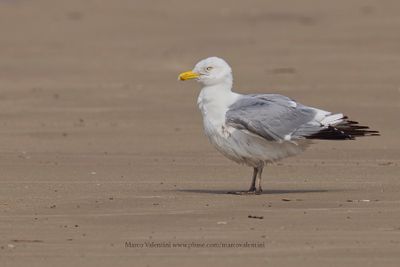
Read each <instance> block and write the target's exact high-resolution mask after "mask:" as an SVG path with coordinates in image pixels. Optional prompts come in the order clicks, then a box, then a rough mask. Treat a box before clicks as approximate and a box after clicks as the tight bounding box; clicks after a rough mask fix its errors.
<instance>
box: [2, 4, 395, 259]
mask: <svg viewBox="0 0 400 267" xmlns="http://www.w3.org/2000/svg"><path fill="white" fill-rule="evenodd" d="M399 8H400V2H399V1H394V0H393V1H389V0H388V1H372V0H371V1H370V0H366V1H362V0H359V1H356V0H351V1H345V0H340V1H311V0H310V1H309V0H304V1H289V0H285V1H241V2H238V3H234V4H233V3H232V2H231V1H227V0H224V1H209V0H203V1H196V2H195V1H193V2H189V1H178V0H174V1H122V0H118V1H100V0H91V1H77V0H69V1H50V0H38V1H24V0H0V33H1V34H0V59H1V60H0V125H1V128H0V137H1V138H0V140H1V141H0V148H1V149H0V262H1V263H0V265H1V266H41V267H42V266H151V267H153V266H207V265H208V266H230V267H234V266H297V267H300V266H307V267H309V266H352V267H354V266H400V194H399V192H400V141H399V136H400V126H399V114H400V34H399V28H400V16H399V13H398V11H399ZM208 56H220V57H223V58H225V59H226V60H227V61H228V62H229V63H230V65H231V66H232V68H233V71H234V79H235V83H234V87H235V88H236V91H238V92H240V93H279V94H284V95H287V96H289V97H291V98H293V99H296V100H297V101H299V102H301V103H303V104H306V105H310V106H315V107H320V108H323V109H326V110H330V111H335V112H343V113H345V114H347V115H348V116H349V117H350V118H351V119H354V120H357V121H360V122H361V123H362V124H366V125H369V126H371V128H373V129H374V130H379V131H380V132H381V136H380V137H371V138H362V139H359V140H356V141H346V142H340V141H330V142H329V141H318V142H316V144H315V145H314V146H312V147H311V148H310V149H309V150H308V151H307V152H305V153H304V154H302V155H300V156H297V157H293V158H289V159H286V160H284V161H281V162H279V163H277V164H273V165H270V166H267V167H266V168H265V170H264V174H263V188H264V192H263V194H262V195H257V196H237V195H229V194H226V192H227V191H232V190H242V189H247V187H248V186H249V184H250V176H251V169H250V168H248V167H245V166H240V165H237V164H235V163H233V162H231V161H229V160H228V159H226V158H224V157H223V156H222V155H220V154H219V153H218V152H217V151H216V150H215V149H214V148H213V147H212V146H211V145H210V144H209V143H208V140H207V138H206V137H205V136H204V134H203V128H202V119H201V114H200V112H199V111H198V108H197V104H196V101H197V96H198V93H199V87H198V85H197V84H196V83H195V82H184V83H183V82H179V81H177V76H178V74H179V73H180V72H182V71H186V70H190V69H191V68H192V67H193V65H194V64H195V63H196V62H197V61H198V60H200V59H202V58H205V57H208Z"/></svg>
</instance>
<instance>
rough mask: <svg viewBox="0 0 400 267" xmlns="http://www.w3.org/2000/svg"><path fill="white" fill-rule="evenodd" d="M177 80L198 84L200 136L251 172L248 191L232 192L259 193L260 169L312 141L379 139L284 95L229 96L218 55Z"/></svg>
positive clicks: (226, 72) (227, 75) (228, 74)
mask: <svg viewBox="0 0 400 267" xmlns="http://www.w3.org/2000/svg"><path fill="white" fill-rule="evenodd" d="M179 79H180V80H182V81H185V80H189V79H196V80H197V81H198V82H199V83H200V84H201V86H202V89H201V92H200V95H199V97H198V100H197V103H198V106H199V109H200V111H201V113H202V115H203V124H204V131H205V134H206V135H207V137H208V139H209V140H210V142H211V143H212V144H213V145H214V147H215V148H216V149H217V150H218V151H220V152H221V153H222V154H223V155H224V156H226V157H227V158H229V159H231V160H233V161H235V162H237V163H240V164H245V165H248V166H249V167H252V168H253V175H252V180H251V185H250V189H249V190H248V191H240V192H234V193H237V194H260V193H261V192H262V187H261V174H262V171H263V168H264V166H265V165H266V164H267V163H272V162H275V161H278V160H280V159H283V158H286V157H289V156H294V155H297V154H299V153H300V152H302V151H304V149H305V148H307V147H308V146H309V145H310V144H311V140H312V139H325V140H353V139H355V138H356V137H361V136H373V135H379V132H378V131H372V130H369V127H368V126H362V125H359V124H358V122H355V121H352V120H349V119H348V117H347V116H345V115H343V114H342V113H332V112H329V111H325V110H321V109H318V108H313V107H308V106H305V105H303V104H301V103H298V102H296V101H295V100H293V99H290V98H289V97H286V96H283V95H279V94H249V95H243V94H238V93H235V92H232V84H233V79H232V69H231V67H230V66H229V65H228V63H226V61H225V60H223V59H221V58H218V57H209V58H206V59H204V60H201V61H200V62H198V63H197V64H196V65H195V67H194V69H193V70H191V71H187V72H183V73H181V74H180V75H179Z"/></svg>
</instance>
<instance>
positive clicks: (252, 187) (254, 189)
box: [228, 167, 260, 195]
mask: <svg viewBox="0 0 400 267" xmlns="http://www.w3.org/2000/svg"><path fill="white" fill-rule="evenodd" d="M259 170H260V169H259V168H258V167H257V168H254V169H253V177H252V179H251V185H250V188H249V190H248V191H237V192H228V194H234V195H252V194H256V192H257V187H256V180H257V177H258V175H257V174H258V173H259Z"/></svg>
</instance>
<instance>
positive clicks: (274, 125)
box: [226, 94, 320, 141]
mask: <svg viewBox="0 0 400 267" xmlns="http://www.w3.org/2000/svg"><path fill="white" fill-rule="evenodd" d="M316 112H317V111H316V109H313V108H311V107H307V106H304V105H302V104H300V103H296V102H295V101H293V100H292V99H290V98H288V97H286V96H282V95H277V94H262V95H245V96H242V97H241V98H239V100H238V101H236V102H235V103H234V104H232V105H231V106H230V107H229V109H228V111H227V113H226V124H227V125H230V126H232V127H234V128H236V129H240V130H247V131H249V132H251V133H253V134H256V135H259V136H261V137H263V138H265V139H267V140H269V141H279V140H288V139H289V140H290V138H298V137H300V138H301V137H303V136H305V135H308V134H312V133H315V132H318V131H319V130H320V127H318V126H319V125H318V123H317V125H316V122H315V121H314V118H315V115H316Z"/></svg>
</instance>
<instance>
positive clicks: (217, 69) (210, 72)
mask: <svg viewBox="0 0 400 267" xmlns="http://www.w3.org/2000/svg"><path fill="white" fill-rule="evenodd" d="M178 79H179V80H181V81H186V80H190V79H196V80H197V81H198V82H199V83H201V84H202V85H203V86H213V85H218V84H230V85H232V69H231V67H230V66H229V65H228V63H226V61H225V60H223V59H222V58H219V57H209V58H206V59H203V60H201V61H199V62H198V63H197V64H196V65H195V66H194V68H193V70H191V71H186V72H182V73H181V74H180V75H179V77H178Z"/></svg>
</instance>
